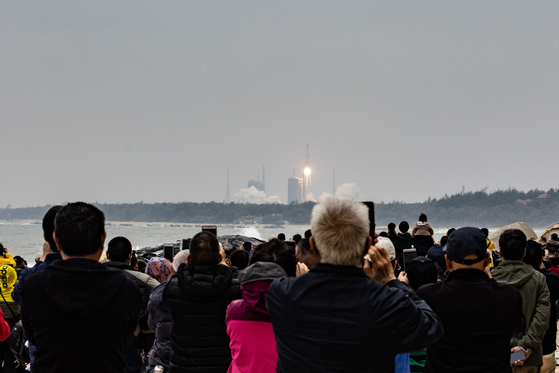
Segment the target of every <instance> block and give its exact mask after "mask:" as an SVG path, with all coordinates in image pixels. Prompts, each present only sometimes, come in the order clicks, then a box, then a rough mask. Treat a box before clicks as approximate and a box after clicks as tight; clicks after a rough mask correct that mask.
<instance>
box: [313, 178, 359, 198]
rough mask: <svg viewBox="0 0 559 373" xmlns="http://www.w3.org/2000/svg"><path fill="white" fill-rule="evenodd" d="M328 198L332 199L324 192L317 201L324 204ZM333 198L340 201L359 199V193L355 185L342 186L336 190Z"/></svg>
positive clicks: (330, 195)
mask: <svg viewBox="0 0 559 373" xmlns="http://www.w3.org/2000/svg"><path fill="white" fill-rule="evenodd" d="M329 197H332V194H330V193H327V192H324V193H322V194H321V195H320V197H318V201H319V202H324V201H325V200H326V199H327V198H329ZM334 197H336V198H341V199H361V191H360V190H359V188H357V185H356V184H355V183H350V184H342V185H340V186H339V187H337V188H336V194H335V195H334Z"/></svg>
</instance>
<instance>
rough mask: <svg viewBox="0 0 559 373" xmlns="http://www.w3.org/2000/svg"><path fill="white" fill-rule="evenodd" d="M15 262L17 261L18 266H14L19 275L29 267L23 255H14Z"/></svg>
mask: <svg viewBox="0 0 559 373" xmlns="http://www.w3.org/2000/svg"><path fill="white" fill-rule="evenodd" d="M14 262H16V266H15V267H14V268H15V270H16V273H17V275H18V276H19V275H20V274H21V272H23V271H24V270H26V269H27V261H26V260H25V259H23V258H22V257H21V256H19V255H16V256H14Z"/></svg>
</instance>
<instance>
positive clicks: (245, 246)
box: [243, 241, 252, 251]
mask: <svg viewBox="0 0 559 373" xmlns="http://www.w3.org/2000/svg"><path fill="white" fill-rule="evenodd" d="M243 249H245V250H246V251H250V250H252V243H250V242H248V241H247V242H245V243H243Z"/></svg>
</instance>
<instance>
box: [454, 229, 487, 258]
mask: <svg viewBox="0 0 559 373" xmlns="http://www.w3.org/2000/svg"><path fill="white" fill-rule="evenodd" d="M444 251H446V255H448V257H449V258H450V259H451V260H453V261H455V262H456V263H461V264H466V265H472V264H474V263H478V262H479V261H481V260H483V259H485V257H486V256H487V241H486V239H485V235H484V234H483V232H482V231H481V230H480V229H479V228H474V227H464V228H459V229H457V230H455V231H454V232H452V234H451V235H450V236H449V237H448V242H447V243H446V246H445V248H444ZM470 254H476V256H477V259H464V257H466V256H468V255H470Z"/></svg>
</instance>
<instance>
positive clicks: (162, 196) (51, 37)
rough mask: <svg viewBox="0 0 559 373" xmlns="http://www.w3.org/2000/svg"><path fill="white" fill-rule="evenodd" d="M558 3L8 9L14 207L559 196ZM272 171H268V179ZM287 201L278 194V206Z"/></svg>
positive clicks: (7, 97) (43, 4)
mask: <svg viewBox="0 0 559 373" xmlns="http://www.w3.org/2000/svg"><path fill="white" fill-rule="evenodd" d="M557 19H559V3H558V2H550V1H547V2H526V1H475V0H471V1H461V2H450V1H421V2H419V1H393V0H390V1H374V2H372V1H328V0H323V1H301V0H296V1H289V0H286V1H211V0H203V1H141V0H135V1H126V0H122V1H76V0H71V1H63V0H59V1H56V2H47V1H0V51H1V53H0V130H1V132H0V151H1V153H0V154H1V156H0V178H1V180H2V183H1V184H2V185H1V187H0V207H5V206H6V205H8V204H11V206H12V207H23V206H37V205H44V204H54V203H62V202H65V201H77V200H82V201H88V202H101V203H117V202H119V203H125V202H130V203H133V202H139V201H144V202H145V203H152V202H178V201H194V202H203V201H207V202H209V201H217V202H222V201H223V200H224V199H225V193H226V182H227V170H229V185H230V195H231V197H233V195H234V194H236V193H238V192H239V191H241V190H242V189H244V188H247V182H248V180H249V179H256V176H257V171H258V170H261V169H262V167H265V169H266V194H267V196H266V198H270V199H271V200H278V198H279V200H281V201H283V202H285V201H286V200H287V179H288V178H289V177H291V176H292V175H293V170H294V169H295V174H296V175H297V176H298V177H302V176H303V168H304V166H305V155H306V145H307V144H309V148H310V167H311V169H312V185H311V186H310V187H309V189H308V191H309V192H312V193H313V196H314V197H315V198H316V199H318V197H319V196H321V195H323V193H324V192H328V193H331V192H332V189H333V170H334V169H335V170H336V171H335V172H336V186H337V187H339V186H341V185H342V184H349V185H353V186H354V187H355V188H356V189H358V190H359V191H360V195H361V197H362V198H363V199H365V200H373V201H375V202H381V201H384V202H390V201H393V200H397V201H406V202H416V201H424V200H426V199H427V198H429V197H431V198H433V197H437V198H438V197H441V196H443V195H444V194H445V193H448V194H452V193H457V192H460V191H461V190H462V187H463V186H464V188H465V190H466V191H475V190H479V189H482V188H486V187H487V188H488V190H490V191H491V190H497V189H503V188H508V187H515V188H517V189H520V190H529V189H533V188H541V189H546V190H547V189H549V188H552V187H553V188H555V187H558V186H559V185H558V184H559V182H558V176H557V175H558V172H557V169H556V167H554V166H555V161H556V160H557V158H558V154H557V153H558V150H557V149H558V148H559V147H558V146H557V143H558V134H559V126H558V125H557V124H558V119H559V89H558V88H559V69H558V68H557V66H558V62H559V38H558V37H557V36H558V35H559V22H557ZM260 172H261V171H260ZM275 196H277V197H278V198H275Z"/></svg>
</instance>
